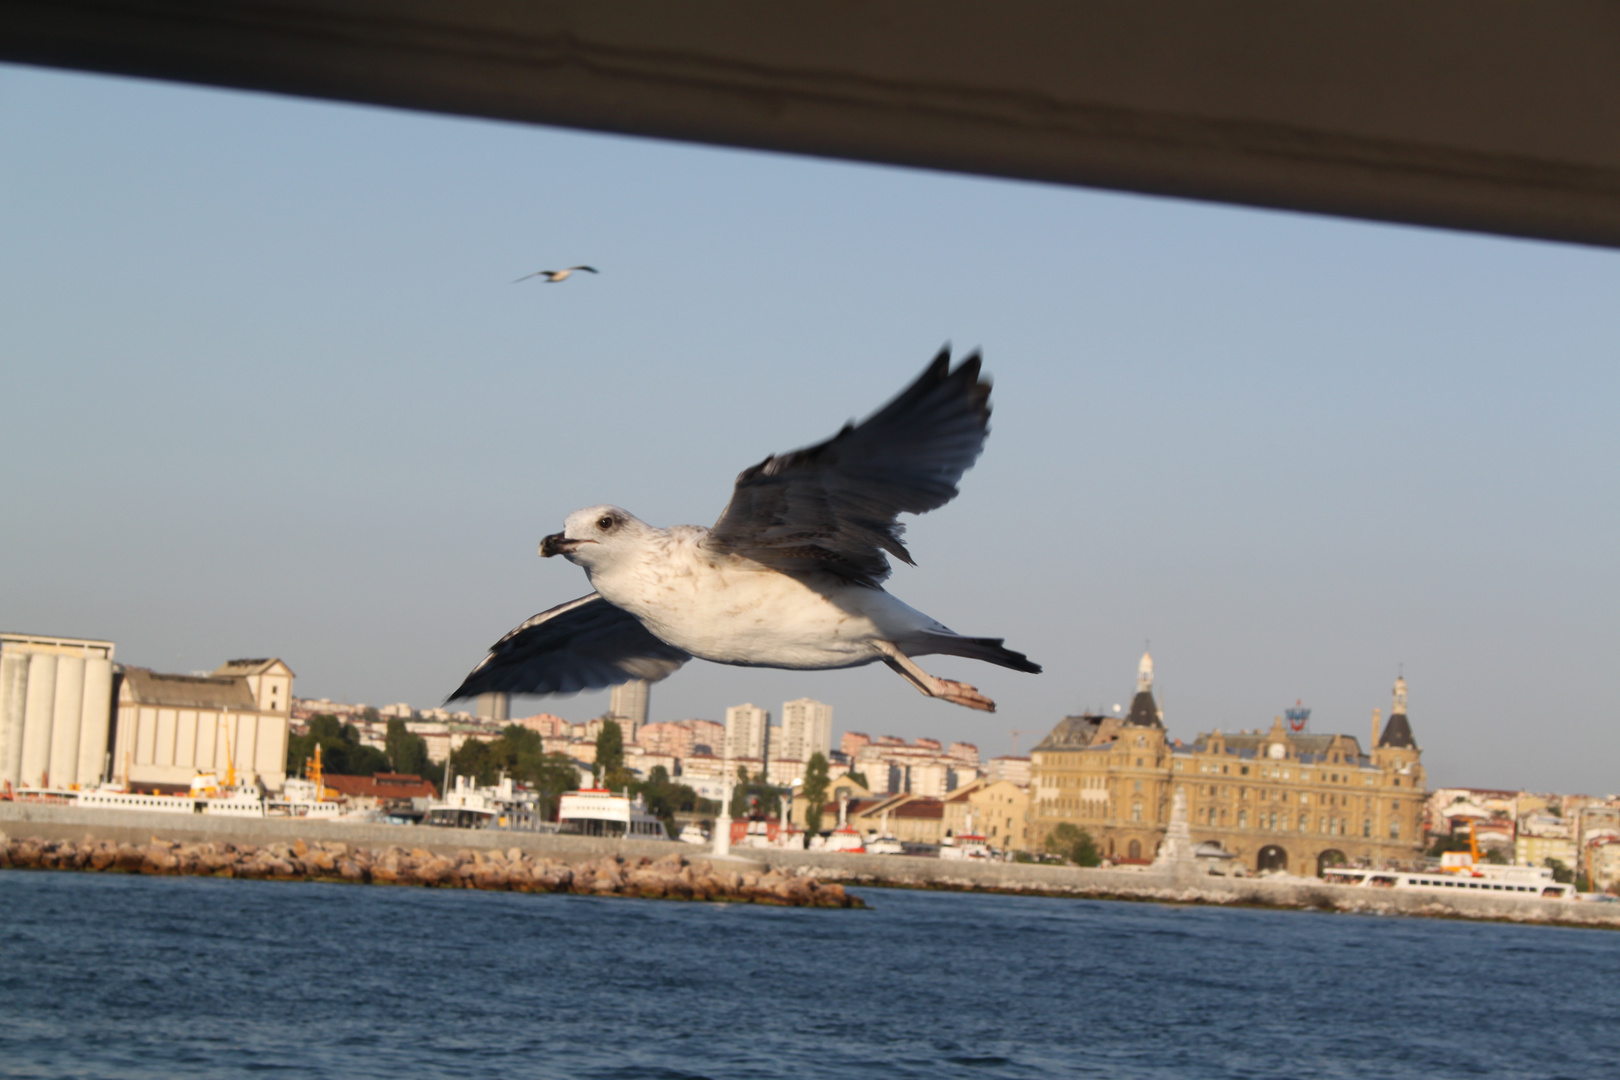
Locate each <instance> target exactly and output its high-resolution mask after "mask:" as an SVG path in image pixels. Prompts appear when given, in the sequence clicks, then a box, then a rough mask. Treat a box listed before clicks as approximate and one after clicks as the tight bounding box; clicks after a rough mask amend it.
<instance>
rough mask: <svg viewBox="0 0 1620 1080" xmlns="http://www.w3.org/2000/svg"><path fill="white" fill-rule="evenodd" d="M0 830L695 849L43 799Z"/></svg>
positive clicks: (440, 851) (440, 845)
mask: <svg viewBox="0 0 1620 1080" xmlns="http://www.w3.org/2000/svg"><path fill="white" fill-rule="evenodd" d="M0 832H4V833H5V834H6V835H8V836H10V837H12V838H13V839H20V838H22V837H29V836H34V837H39V838H40V839H42V840H112V841H115V842H117V843H130V844H144V843H146V842H147V841H148V840H151V839H152V838H153V837H158V838H160V839H163V840H178V841H181V842H182V843H202V842H208V841H212V842H214V843H228V844H253V845H255V846H260V847H262V846H264V845H265V844H274V843H277V842H278V841H279V842H281V843H284V844H291V843H292V842H293V841H295V840H304V841H315V840H335V841H339V842H341V843H345V844H353V845H355V846H356V847H368V848H377V849H381V848H385V847H388V846H389V845H398V846H399V847H402V848H424V849H426V850H428V851H431V852H433V853H434V854H437V855H448V854H452V853H454V852H456V851H460V850H463V849H471V850H475V851H476V850H481V849H488V848H499V849H500V850H502V851H505V850H507V849H509V848H514V847H515V848H518V849H520V850H522V851H523V852H525V853H531V854H543V855H545V856H547V857H549V858H553V859H558V860H560V861H562V862H567V863H574V862H585V861H587V860H590V859H598V858H601V857H602V856H603V855H623V856H624V857H625V858H632V857H634V858H640V857H642V856H646V857H648V858H652V859H658V858H662V857H663V856H665V855H669V854H671V853H679V854H682V855H686V856H688V857H690V856H691V855H692V854H693V852H694V851H695V850H696V849H695V848H694V847H693V845H691V844H683V843H680V842H679V841H676V840H612V839H608V838H606V837H597V836H558V835H557V834H555V833H532V832H515V831H514V832H508V831H506V830H495V829H441V828H436V827H426V826H420V825H383V824H380V823H377V822H369V821H311V820H309V819H308V818H282V817H268V818H239V817H224V816H214V815H212V814H165V813H161V812H156V811H141V810H92V809H81V808H80V807H77V806H63V805H53V804H50V803H29V802H0Z"/></svg>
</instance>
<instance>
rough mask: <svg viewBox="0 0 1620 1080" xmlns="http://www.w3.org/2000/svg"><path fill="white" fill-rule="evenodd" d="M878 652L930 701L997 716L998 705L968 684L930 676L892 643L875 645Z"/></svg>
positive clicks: (886, 642)
mask: <svg viewBox="0 0 1620 1080" xmlns="http://www.w3.org/2000/svg"><path fill="white" fill-rule="evenodd" d="M873 644H874V645H876V646H877V649H878V651H879V652H881V653H882V654H883V662H884V663H885V664H888V665H889V666H890V667H891V668H893V669H894V670H895V671H897V672H899V673H900V677H901V678H903V679H905V680H906V681H907V682H909V683H910V684H911V685H912V686H915V687H916V688H917V689H918V690H920V691H922V692H923V693H924V694H925V695H927V696H928V697H937V698H941V699H943V700H945V701H949V702H952V703H953V704H956V705H966V706H967V707H968V708H970V709H978V710H980V711H982V712H995V711H996V703H995V702H993V701H991V700H990V699H989V698H987V697H985V696H984V695H983V694H981V693H979V692H978V691H977V690H975V689H974V688H973V687H971V686H969V685H968V684H967V683H961V682H956V681H955V680H953V679H940V678H936V677H935V676H933V675H930V674H928V672H926V671H924V670H923V669H922V668H920V667H918V666H917V664H916V661H914V660H912V659H911V657H909V656H907V655H906V654H905V653H903V652H901V651H900V649H899V647H898V646H897V645H895V644H894V642H892V641H875V642H873Z"/></svg>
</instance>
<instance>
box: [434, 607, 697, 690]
mask: <svg viewBox="0 0 1620 1080" xmlns="http://www.w3.org/2000/svg"><path fill="white" fill-rule="evenodd" d="M691 658H692V657H691V654H690V653H687V652H685V651H684V650H682V649H677V648H676V647H675V646H673V645H666V644H665V643H664V642H662V641H660V640H658V638H656V637H654V636H653V635H652V634H651V633H650V632H648V630H647V628H646V627H644V626H642V625H641V623H639V622H637V621H636V617H635V616H634V615H631V614H630V613H629V612H627V611H624V610H622V609H620V608H616V607H614V606H613V605H612V604H610V603H608V602H607V601H606V600H603V599H602V598H601V596H599V595H598V594H596V593H591V594H590V595H589V596H582V597H580V598H579V599H578V600H570V601H569V602H568V603H566V604H559V605H557V606H556V607H554V608H552V609H551V610H550V611H542V612H541V613H540V614H538V615H536V616H535V617H534V618H532V619H530V620H529V621H528V622H525V623H524V624H523V625H521V626H519V627H518V628H517V629H515V630H513V631H512V632H511V633H509V634H507V635H506V636H505V637H503V638H501V640H499V641H497V642H496V643H495V646H494V647H493V648H492V649H490V650H489V655H488V656H486V657H484V660H483V662H482V663H481V664H479V665H478V666H477V667H475V668H473V669H472V673H471V674H470V675H468V676H467V678H466V679H465V680H463V681H462V684H461V685H460V686H458V687H456V692H455V693H453V694H451V695H450V696H449V697H448V698H446V699H445V700H446V701H454V700H455V699H456V698H468V697H475V696H477V695H478V694H488V693H494V692H497V691H499V692H504V693H508V694H573V693H577V692H579V691H581V690H600V689H602V688H603V687H604V686H614V685H617V684H618V683H622V682H629V681H630V680H631V679H646V680H647V681H648V682H657V681H658V680H659V679H662V678H664V677H665V676H667V675H669V674H670V673H672V672H673V671H674V670H675V669H676V668H678V667H680V666H681V665H682V664H684V663H686V662H687V661H688V660H690V659H691Z"/></svg>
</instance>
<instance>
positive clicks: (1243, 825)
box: [1238, 810, 1249, 829]
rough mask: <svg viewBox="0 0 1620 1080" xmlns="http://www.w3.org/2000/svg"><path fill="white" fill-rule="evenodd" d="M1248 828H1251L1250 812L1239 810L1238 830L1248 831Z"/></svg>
mask: <svg viewBox="0 0 1620 1080" xmlns="http://www.w3.org/2000/svg"><path fill="white" fill-rule="evenodd" d="M1248 827H1249V812H1248V811H1247V810H1239V811H1238V828H1240V829H1247V828H1248Z"/></svg>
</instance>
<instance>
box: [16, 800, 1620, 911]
mask: <svg viewBox="0 0 1620 1080" xmlns="http://www.w3.org/2000/svg"><path fill="white" fill-rule="evenodd" d="M0 832H4V833H5V834H6V835H8V836H10V837H11V838H13V839H19V838H24V837H37V838H40V839H45V840H85V839H95V840H107V841H114V842H123V843H144V842H146V841H148V840H151V839H152V838H154V837H157V838H160V839H164V840H175V841H180V842H208V841H212V842H215V843H234V844H254V845H266V844H272V843H286V844H292V843H294V842H296V841H298V840H304V841H306V842H312V841H318V840H324V841H338V842H342V843H346V844H352V845H356V846H363V847H370V848H376V849H382V848H386V847H389V846H398V847H402V848H423V849H426V850H428V851H431V852H435V853H441V854H452V853H455V852H457V851H462V850H480V849H489V848H495V849H500V850H507V849H511V848H518V849H520V850H521V851H523V852H524V853H526V854H531V855H534V856H536V857H541V856H543V857H545V858H548V859H553V860H557V861H560V862H563V863H575V862H578V863H583V862H587V861H591V860H597V859H601V858H602V857H603V856H613V855H618V856H622V857H624V858H626V859H639V858H643V857H645V858H651V859H658V858H663V857H666V856H668V855H671V854H681V855H684V856H685V857H687V858H688V859H691V860H693V861H694V862H696V861H699V860H701V859H703V858H705V851H704V849H701V848H696V847H694V846H692V845H689V844H682V843H679V842H677V841H672V840H671V841H659V840H609V839H603V838H596V837H583V836H558V835H555V834H549V833H523V832H504V831H503V832H493V831H490V830H483V829H438V828H425V827H421V826H409V825H382V824H374V823H369V822H338V821H313V822H312V821H309V820H308V819H303V818H228V817H206V816H203V815H181V814H163V813H138V812H116V811H104V810H85V809H79V808H77V807H71V806H59V805H49V804H40V803H23V802H0ZM734 855H735V856H736V858H735V859H734V860H733V862H735V863H736V864H737V865H738V866H746V865H748V864H750V863H751V864H754V865H756V866H758V867H760V868H762V869H781V870H788V869H792V870H795V871H797V872H799V873H801V874H807V875H810V876H813V877H815V878H816V879H818V880H821V881H826V882H837V883H839V884H844V885H869V886H870V885H878V886H896V887H902V888H917V889H938V890H957V891H974V892H1002V893H1014V894H1017V893H1025V894H1032V895H1046V896H1075V897H1088V898H1093V899H1114V900H1134V901H1150V902H1159V903H1177V904H1213V905H1220V906H1250V907H1275V908H1296V909H1307V910H1321V911H1343V912H1360V913H1367V914H1381V915H1415V916H1430V917H1441V918H1462V919H1484V920H1501V921H1511V922H1526V923H1546V924H1557V925H1564V926H1591V927H1605V928H1614V929H1620V904H1599V903H1576V902H1571V901H1559V900H1542V899H1539V898H1521V897H1510V896H1490V895H1483V894H1480V895H1456V896H1451V895H1442V894H1437V893H1430V892H1421V891H1416V890H1413V891H1405V890H1400V891H1397V890H1391V889H1379V890H1372V889H1367V888H1356V887H1348V886H1339V885H1327V884H1324V883H1322V882H1320V881H1318V880H1316V879H1313V878H1276V877H1267V878H1220V877H1210V876H1207V875H1204V874H1199V873H1196V872H1192V871H1193V868H1192V867H1188V868H1186V869H1185V870H1183V871H1181V872H1170V871H1154V870H1151V869H1148V870H1120V869H1113V870H1102V869H1083V868H1080V867H1067V866H1047V865H1040V864H1029V863H1000V862H960V861H944V860H940V859H928V858H915V857H909V856H900V855H847V854H840V853H836V852H817V851H786V850H778V849H769V848H743V849H738V850H736V851H735V852H734Z"/></svg>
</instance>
